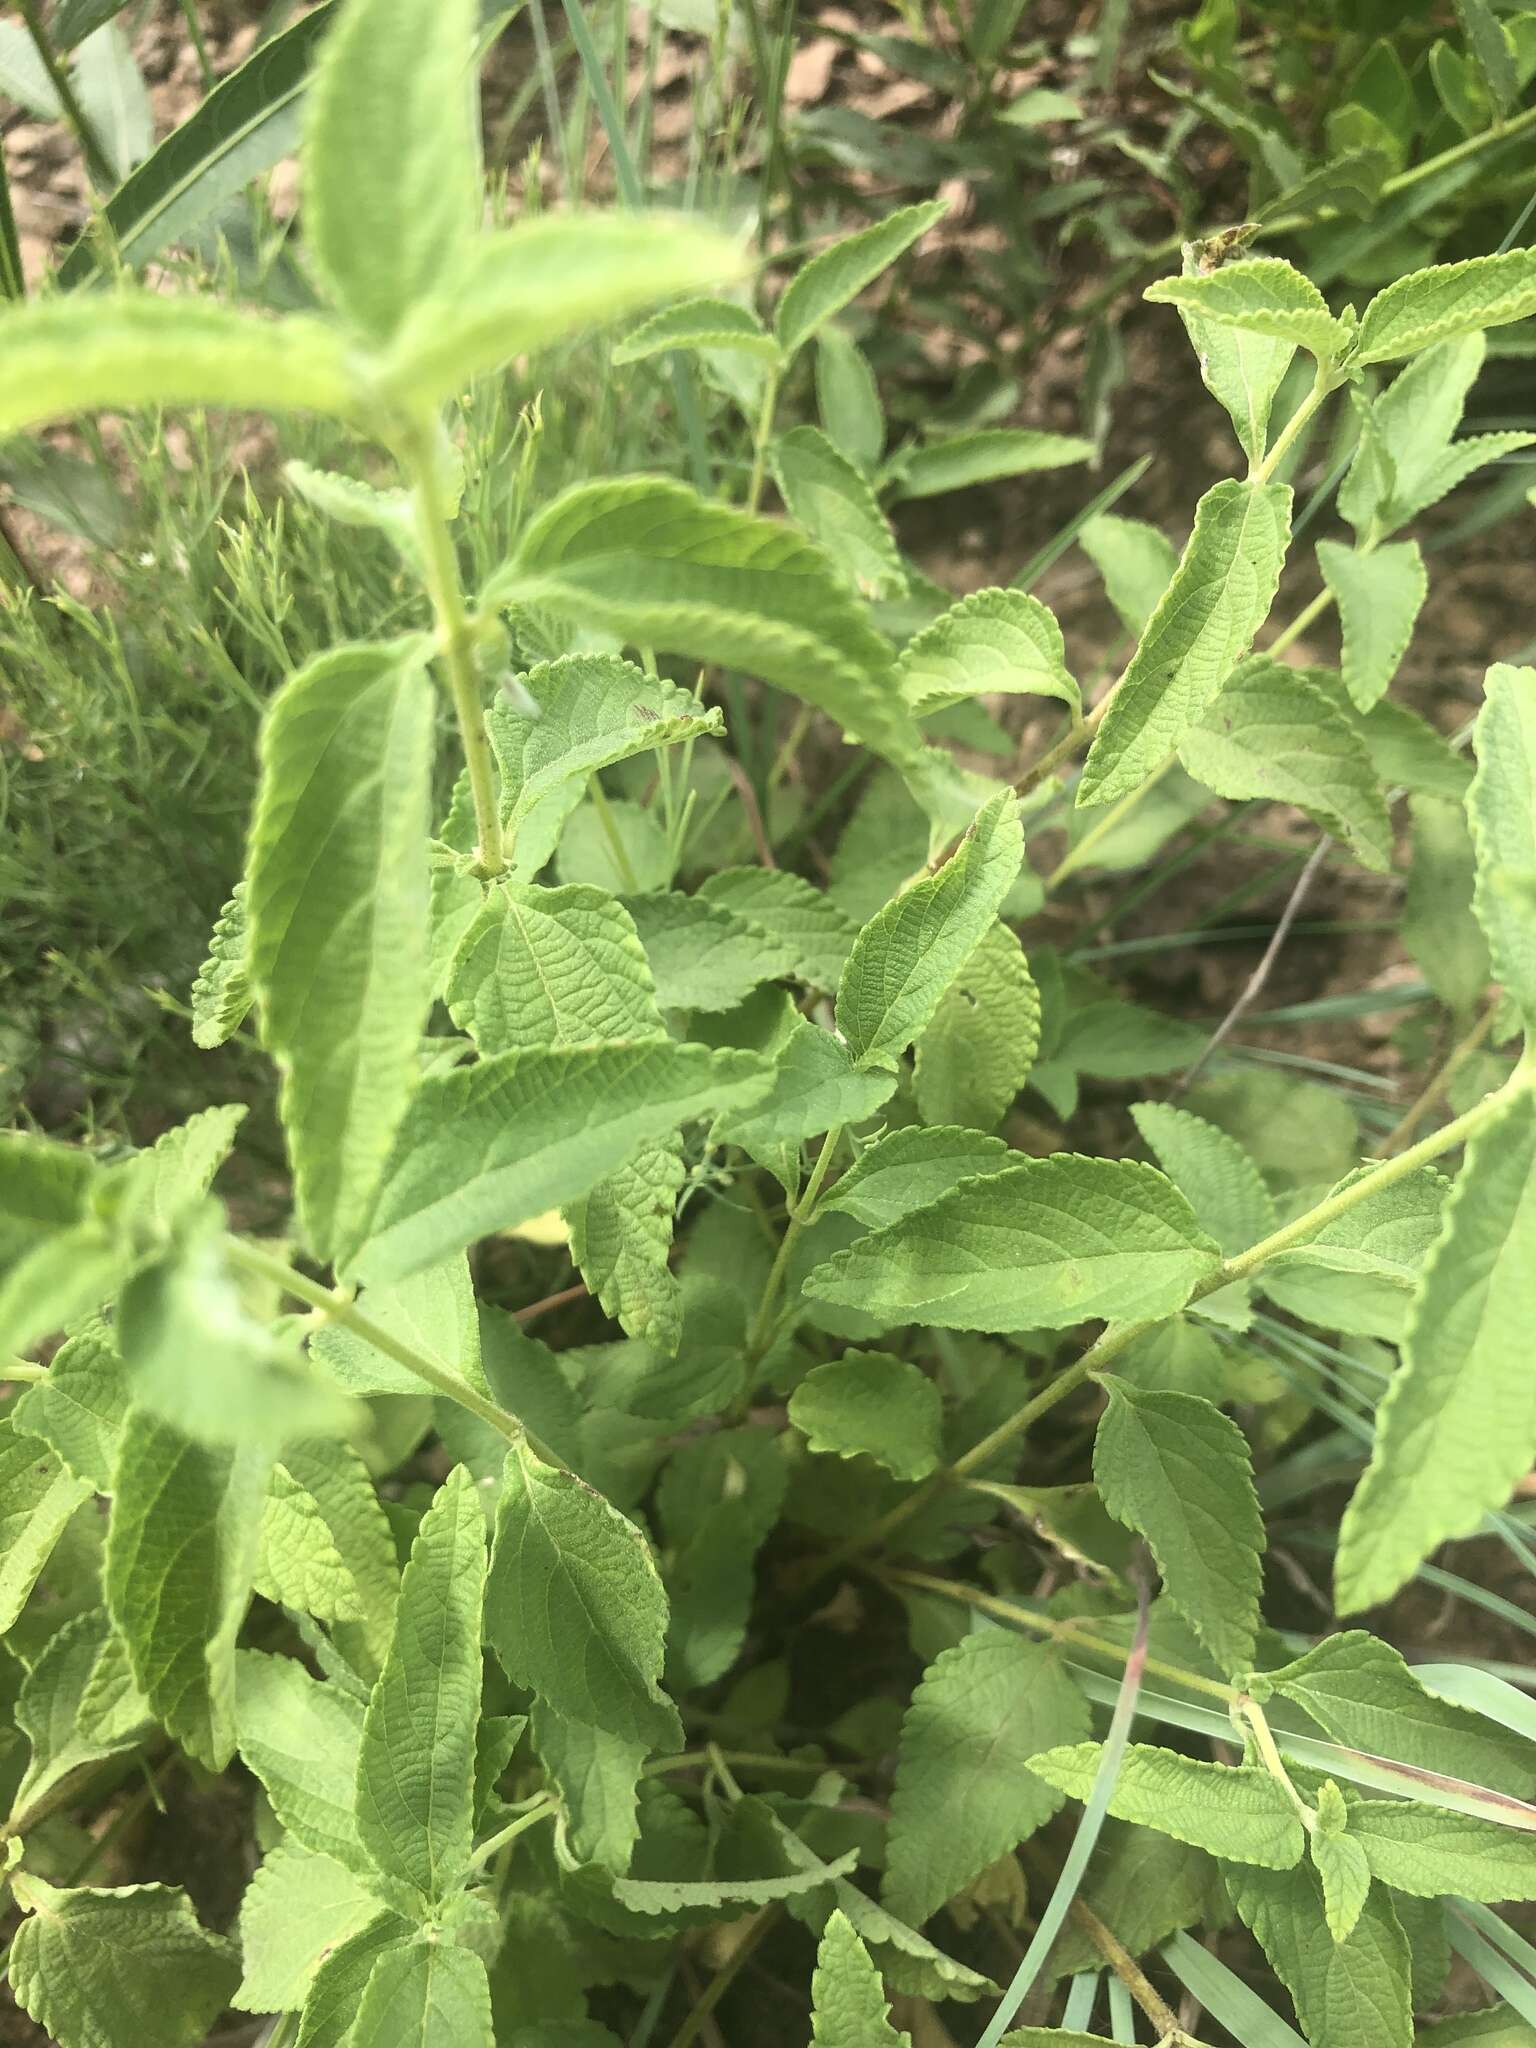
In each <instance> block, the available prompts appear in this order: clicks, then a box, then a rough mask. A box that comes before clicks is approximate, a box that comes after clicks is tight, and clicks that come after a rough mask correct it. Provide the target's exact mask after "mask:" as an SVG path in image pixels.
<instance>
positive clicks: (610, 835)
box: [587, 775, 640, 896]
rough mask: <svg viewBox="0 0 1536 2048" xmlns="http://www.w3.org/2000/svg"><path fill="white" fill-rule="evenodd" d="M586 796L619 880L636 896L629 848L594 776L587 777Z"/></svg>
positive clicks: (633, 868)
mask: <svg viewBox="0 0 1536 2048" xmlns="http://www.w3.org/2000/svg"><path fill="white" fill-rule="evenodd" d="M587 794H588V796H590V797H591V799H592V808H593V810H595V811H596V813H597V820H598V823H599V824H600V825H601V826H602V828H603V837H604V838H605V839H606V840H607V842H608V851H609V852H610V853H611V854H612V855H613V865H614V869H615V871H616V872H617V874H618V877H619V880H620V881H621V882H622V883H623V885H624V888H625V889H626V890H627V891H628V893H629V894H630V895H631V896H638V895H639V894H640V883H639V880H638V878H637V877H636V874H635V864H634V862H633V861H632V860H631V859H630V857H629V848H628V847H627V846H626V845H625V844H624V840H623V836H622V834H621V833H620V831H619V821H618V819H617V818H616V817H615V816H614V815H613V812H612V810H611V809H610V808H609V804H608V798H607V795H606V793H605V792H604V789H603V785H602V784H601V783H600V782H599V781H598V779H597V777H596V775H589V776H588V777H587Z"/></svg>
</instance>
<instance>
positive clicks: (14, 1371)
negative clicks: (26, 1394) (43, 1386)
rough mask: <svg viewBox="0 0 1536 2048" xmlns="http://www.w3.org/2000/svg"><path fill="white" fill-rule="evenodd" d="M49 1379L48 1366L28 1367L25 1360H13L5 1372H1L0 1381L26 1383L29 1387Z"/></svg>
mask: <svg viewBox="0 0 1536 2048" xmlns="http://www.w3.org/2000/svg"><path fill="white" fill-rule="evenodd" d="M47 1377H48V1368H47V1366H46V1365H28V1364H27V1362H26V1360H25V1359H23V1358H13V1359H12V1360H11V1361H10V1363H9V1364H8V1365H7V1366H6V1367H5V1368H4V1370H3V1371H0V1380H19V1381H25V1382H26V1383H27V1385H29V1386H35V1385H36V1383H37V1382H38V1381H39V1380H45V1379H47Z"/></svg>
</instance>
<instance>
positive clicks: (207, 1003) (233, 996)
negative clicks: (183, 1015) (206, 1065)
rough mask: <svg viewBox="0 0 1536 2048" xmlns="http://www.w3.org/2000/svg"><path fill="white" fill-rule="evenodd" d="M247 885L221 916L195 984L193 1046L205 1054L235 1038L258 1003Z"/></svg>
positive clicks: (239, 885)
mask: <svg viewBox="0 0 1536 2048" xmlns="http://www.w3.org/2000/svg"><path fill="white" fill-rule="evenodd" d="M248 947H249V937H248V934H247V931H246V920H245V884H244V882H239V883H237V884H236V886H235V893H234V894H233V895H232V896H231V897H230V899H229V901H228V902H227V903H226V904H225V905H224V908H223V909H222V910H221V911H220V912H219V915H218V919H217V921H216V923H215V924H214V927H213V932H212V935H211V937H210V938H209V941H208V958H207V959H206V960H205V961H204V962H203V964H202V966H201V967H200V968H199V969H198V975H197V979H196V981H194V982H193V984H192V993H191V1004H192V1043H193V1044H194V1045H196V1046H200V1047H202V1048H203V1049H204V1050H205V1051H206V1050H207V1049H208V1048H209V1047H211V1046H215V1045H223V1044H224V1042H225V1040H226V1039H229V1038H233V1036H234V1034H235V1033H236V1032H237V1031H238V1030H239V1029H240V1026H241V1025H242V1024H243V1023H244V1022H245V1020H246V1017H247V1015H248V1014H249V1011H250V1007H251V1004H252V1003H253V1002H254V1001H255V999H256V998H255V992H254V990H253V989H252V987H251V976H250V965H249V961H248V958H247V953H248Z"/></svg>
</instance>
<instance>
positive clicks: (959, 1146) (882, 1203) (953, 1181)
mask: <svg viewBox="0 0 1536 2048" xmlns="http://www.w3.org/2000/svg"><path fill="white" fill-rule="evenodd" d="M1016 1158H1017V1155H1016V1154H1014V1153H1013V1152H1011V1151H1010V1150H1009V1148H1008V1146H1007V1145H1005V1144H1004V1142H1003V1140H1002V1139H1001V1138H989V1137H987V1136H986V1135H985V1134H984V1133H983V1132H981V1131H972V1130H962V1129H959V1128H939V1127H934V1128H932V1129H929V1130H920V1129H918V1128H917V1127H916V1126H913V1127H911V1128H909V1129H906V1130H899V1131H891V1132H889V1133H888V1134H887V1135H886V1136H885V1137H883V1138H881V1139H879V1140H878V1141H877V1143H875V1144H873V1145H871V1146H870V1147H869V1148H868V1149H867V1150H866V1151H863V1152H861V1153H860V1154H859V1156H858V1158H857V1159H855V1161H854V1162H853V1164H852V1166H850V1167H849V1169H848V1171H847V1172H846V1173H845V1174H843V1175H842V1177H841V1178H840V1179H839V1180H837V1181H835V1182H834V1183H833V1185H832V1187H831V1188H830V1189H829V1190H828V1192H827V1193H826V1194H825V1195H823V1196H822V1198H821V1202H820V1205H819V1209H818V1213H823V1212H826V1211H830V1210H838V1209H840V1210H843V1211H844V1212H845V1213H846V1214H848V1215H849V1216H855V1217H857V1218H858V1220H859V1222H860V1223H867V1224H869V1225H870V1227H871V1228H872V1229H875V1230H878V1229H880V1228H882V1227H883V1226H884V1225H885V1224H887V1223H899V1222H900V1221H901V1220H902V1218H903V1217H904V1216H907V1215H909V1214H910V1213H911V1212H912V1211H913V1210H915V1209H926V1208H928V1207H929V1206H930V1205H931V1204H932V1203H934V1202H937V1201H938V1200H939V1198H940V1196H941V1195H947V1194H948V1193H949V1191H950V1189H951V1188H953V1187H956V1186H957V1185H958V1184H959V1183H960V1182H961V1181H962V1180H968V1179H969V1178H970V1177H971V1176H972V1175H974V1174H986V1173H996V1172H998V1171H999V1170H1000V1169H1001V1168H1002V1167H1004V1166H1007V1165H1009V1164H1010V1163H1016Z"/></svg>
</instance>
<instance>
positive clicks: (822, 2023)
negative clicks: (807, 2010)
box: [811, 1913, 912, 2048]
mask: <svg viewBox="0 0 1536 2048" xmlns="http://www.w3.org/2000/svg"><path fill="white" fill-rule="evenodd" d="M811 2040H812V2041H813V2043H815V2044H816V2048H912V2037H911V2035H910V2034H899V2033H897V2031H896V2029H895V2028H894V2027H893V2026H892V2025H891V2021H890V2008H889V2006H888V2005H887V2004H886V1998H885V1987H884V1986H883V1985H882V1984H881V1982H880V1972H879V1971H878V1970H877V1969H876V1968H875V1966H874V1964H873V1963H872V1962H871V1961H870V1959H869V1950H868V1949H867V1948H866V1947H865V1946H864V1944H863V1942H862V1941H860V1939H859V1937H858V1936H857V1934H855V1933H854V1931H853V1923H852V1921H850V1920H849V1918H848V1916H847V1914H846V1913H834V1914H833V1915H832V1917H831V1919H830V1920H829V1921H828V1922H827V1925H826V1931H825V1932H824V1933H823V1935H822V1937H821V1945H820V1947H819V1948H818V1949H817V1951H816V1970H815V1974H814V1975H813V1977H812V1978H811Z"/></svg>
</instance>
